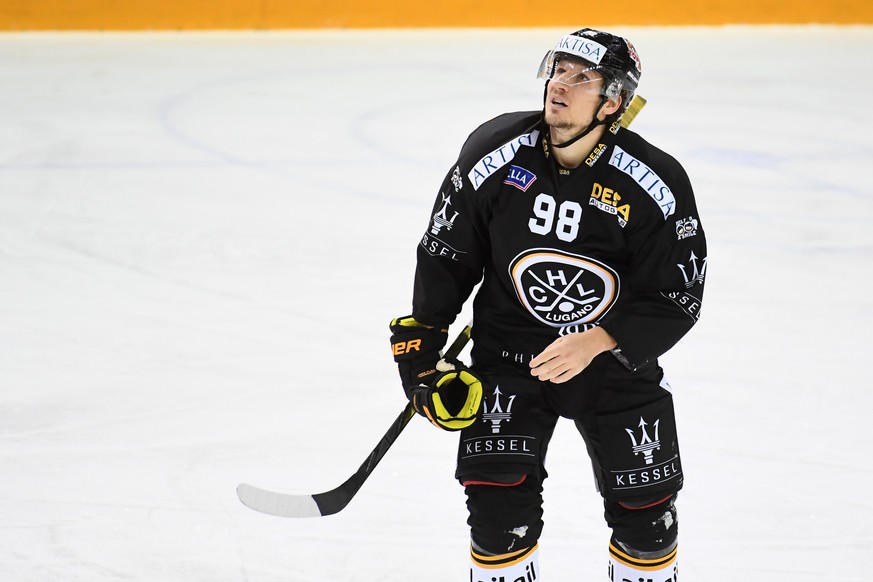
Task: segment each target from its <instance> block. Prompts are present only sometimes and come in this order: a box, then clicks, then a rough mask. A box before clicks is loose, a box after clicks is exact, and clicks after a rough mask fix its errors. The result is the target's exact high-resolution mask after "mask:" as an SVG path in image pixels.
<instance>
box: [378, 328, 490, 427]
mask: <svg viewBox="0 0 873 582" xmlns="http://www.w3.org/2000/svg"><path fill="white" fill-rule="evenodd" d="M390 327H391V352H392V353H393V354H394V361H395V362H397V368H398V370H399V372H400V381H401V382H402V383H403V391H404V393H405V394H406V397H407V398H408V399H409V401H410V402H411V403H412V406H413V408H415V411H416V412H418V413H419V414H421V415H422V416H424V417H426V418H427V419H428V420H430V422H431V423H433V424H434V426H437V427H439V428H441V429H444V430H461V429H462V428H464V427H466V426H469V425H471V424H473V422H474V421H475V420H476V415H477V414H478V412H479V405H480V403H481V401H482V391H483V390H482V383H481V382H480V381H479V379H478V378H476V376H475V375H474V374H473V373H472V372H471V371H470V370H468V369H467V368H466V367H464V366H463V364H461V363H460V362H458V361H457V360H452V361H446V360H442V359H440V350H441V349H442V347H443V346H444V345H445V343H446V340H447V339H448V329H447V328H440V327H433V326H429V325H424V324H422V323H419V322H418V321H416V320H415V319H414V318H413V317H412V316H406V317H398V318H397V319H395V320H394V321H392V322H391V326H390Z"/></svg>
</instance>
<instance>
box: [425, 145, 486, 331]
mask: <svg viewBox="0 0 873 582" xmlns="http://www.w3.org/2000/svg"><path fill="white" fill-rule="evenodd" d="M463 154H464V152H463V150H462V155H461V160H463V158H464V155H463ZM461 160H459V162H458V164H456V165H455V166H453V167H452V169H451V170H449V172H448V174H447V175H446V177H445V179H444V180H443V182H442V184H441V186H440V189H439V193H438V194H437V197H436V200H435V201H434V205H433V209H432V212H431V217H430V222H429V224H428V226H427V230H426V231H425V232H424V234H423V235H422V238H421V241H420V243H419V245H418V248H417V251H416V258H417V262H416V269H415V284H414V289H413V296H412V315H413V317H415V319H416V320H418V321H420V322H422V323H426V324H429V325H437V324H451V323H452V322H454V320H455V318H456V317H457V315H458V313H460V311H461V308H462V307H463V305H464V302H465V301H466V300H467V299H468V298H469V297H470V294H471V293H472V292H473V288H474V287H475V286H476V284H477V283H478V282H479V281H480V280H481V279H482V274H483V268H484V264H485V260H486V257H488V256H489V245H488V235H487V229H486V216H485V211H484V208H483V203H482V198H483V197H484V196H485V192H483V190H481V189H480V190H479V191H476V190H474V189H473V188H472V186H471V184H470V181H469V179H468V177H467V176H465V175H463V173H462V161H461Z"/></svg>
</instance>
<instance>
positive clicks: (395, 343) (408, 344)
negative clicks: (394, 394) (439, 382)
mask: <svg viewBox="0 0 873 582" xmlns="http://www.w3.org/2000/svg"><path fill="white" fill-rule="evenodd" d="M448 337H449V330H448V327H434V326H431V325H425V324H423V323H419V322H417V321H416V320H415V318H413V317H412V316H411V315H407V316H406V317H398V318H397V319H395V320H394V321H392V322H391V353H392V354H394V361H395V362H397V369H398V371H399V372H400V381H401V382H402V383H403V390H404V392H406V396H407V398H409V399H410V400H411V399H412V396H411V395H410V394H409V391H410V390H411V389H412V387H413V386H418V385H419V384H428V383H430V381H431V380H432V379H433V378H434V377H436V374H437V370H436V363H437V362H438V361H439V359H440V350H441V349H443V346H444V345H446V340H448Z"/></svg>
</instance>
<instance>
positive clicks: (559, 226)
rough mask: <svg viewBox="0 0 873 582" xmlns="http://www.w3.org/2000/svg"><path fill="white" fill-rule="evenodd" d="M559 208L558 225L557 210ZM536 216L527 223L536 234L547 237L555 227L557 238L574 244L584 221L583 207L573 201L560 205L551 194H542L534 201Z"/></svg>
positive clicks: (566, 201)
mask: <svg viewBox="0 0 873 582" xmlns="http://www.w3.org/2000/svg"><path fill="white" fill-rule="evenodd" d="M556 207H557V217H558V220H557V223H556V222H555V214H556V212H555V208H556ZM533 213H534V216H533V218H531V219H530V220H528V221H527V226H528V228H530V231H531V232H532V233H534V234H541V235H544V236H545V235H547V234H549V233H550V232H552V227H553V226H554V227H555V229H554V232H555V236H557V237H558V238H559V239H560V240H562V241H564V242H572V241H574V240H575V239H576V236H577V235H578V234H579V222H580V221H581V220H582V205H581V204H579V203H578V202H574V201H572V200H565V201H563V202H561V205H560V206H558V203H557V202H556V201H555V199H554V198H553V197H552V196H550V195H549V194H545V193H543V194H540V195H539V196H537V197H536V199H535V200H534V206H533Z"/></svg>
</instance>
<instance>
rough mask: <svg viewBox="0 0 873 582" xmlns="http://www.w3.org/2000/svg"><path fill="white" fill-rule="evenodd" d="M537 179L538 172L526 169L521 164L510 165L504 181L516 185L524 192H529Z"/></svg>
mask: <svg viewBox="0 0 873 582" xmlns="http://www.w3.org/2000/svg"><path fill="white" fill-rule="evenodd" d="M536 179H537V176H536V174H534V173H533V172H531V171H530V170H525V169H524V168H522V167H521V166H509V172H507V174H506V178H504V179H503V183H504V184H509V185H510V186H515V187H516V188H518V189H519V190H521V191H522V192H527V189H528V188H530V185H531V184H533V183H534V181H535V180H536Z"/></svg>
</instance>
